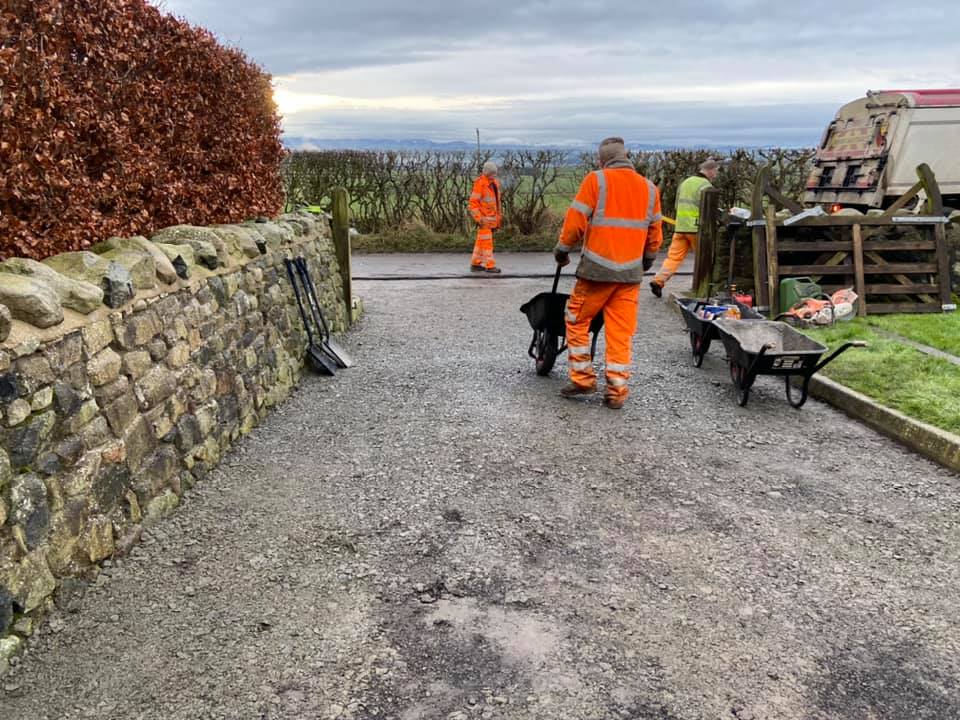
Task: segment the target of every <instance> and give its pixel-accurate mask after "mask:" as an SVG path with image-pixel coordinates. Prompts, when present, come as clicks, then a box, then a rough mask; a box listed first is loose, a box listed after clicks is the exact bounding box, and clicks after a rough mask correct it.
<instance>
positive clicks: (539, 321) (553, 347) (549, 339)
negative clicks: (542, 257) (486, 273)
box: [520, 265, 603, 375]
mask: <svg viewBox="0 0 960 720" xmlns="http://www.w3.org/2000/svg"><path fill="white" fill-rule="evenodd" d="M562 269H563V268H562V267H561V266H559V265H557V272H556V274H555V275H554V276H553V290H551V291H550V292H548V293H546V292H545V293H540V294H539V295H535V296H534V297H533V298H531V299H530V300H529V301H527V302H526V303H524V304H523V305H521V306H520V312H522V313H523V314H524V315H526V316H527V321H528V322H529V323H530V327H531V328H533V340H531V341H530V348H529V349H528V350H527V354H528V355H529V356H530V357H532V358H533V360H534V362H535V363H536V366H537V375H549V374H550V371H551V370H552V369H553V365H554V363H556V361H557V356H559V355H560V353H562V352H563V351H564V350H566V349H567V343H566V336H567V320H566V317H565V310H566V307H567V300H568V299H569V298H570V296H569V295H566V294H564V293H558V292H557V285H559V283H560V271H561V270H562ZM602 327H603V313H602V312H601V313H598V314H597V316H596V317H595V318H594V319H593V321H592V322H591V323H590V332H591V333H592V334H593V341H592V342H591V343H590V357H591V358H592V357H593V356H594V355H595V354H596V350H597V334H598V333H599V332H600V329H601V328H602Z"/></svg>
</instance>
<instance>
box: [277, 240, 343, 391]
mask: <svg viewBox="0 0 960 720" xmlns="http://www.w3.org/2000/svg"><path fill="white" fill-rule="evenodd" d="M283 262H284V264H285V265H286V266H287V275H288V276H289V278H290V284H291V285H293V294H294V295H296V297H297V307H298V308H300V318H301V319H302V320H303V327H304V329H306V331H307V364H308V365H310V368H311V369H312V370H313V371H314V372H315V373H318V374H320V375H333V374H334V373H335V372H336V371H337V361H336V359H335V358H333V357H332V356H330V355H328V354H327V352H326V351H325V350H324V348H323V347H322V346H321V345H317V343H316V342H315V341H314V332H313V330H314V328H313V324H312V322H311V318H310V317H309V316H308V315H307V311H306V310H305V309H304V307H303V302H304V297H305V296H306V295H307V288H306V286H304V287H303V293H301V292H300V286H299V284H298V283H297V274H299V273H294V270H295V268H296V263H295V262H294V261H293V260H291V259H290V258H284V260H283ZM301 282H302V278H301ZM308 302H309V301H308ZM316 329H317V333H318V334H319V332H320V328H319V326H318V327H317V328H316Z"/></svg>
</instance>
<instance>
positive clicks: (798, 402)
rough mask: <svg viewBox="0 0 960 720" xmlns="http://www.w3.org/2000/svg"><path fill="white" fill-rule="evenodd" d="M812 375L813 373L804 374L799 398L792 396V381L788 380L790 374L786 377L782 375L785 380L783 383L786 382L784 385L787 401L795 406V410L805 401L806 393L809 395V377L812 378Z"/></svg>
mask: <svg viewBox="0 0 960 720" xmlns="http://www.w3.org/2000/svg"><path fill="white" fill-rule="evenodd" d="M812 377H813V374H812V373H811V374H810V375H804V377H803V385H801V387H800V397H799V398H794V396H793V385H792V383H791V382H790V379H791V376H790V375H787V376H786V377H784V380H785V381H786V383H785V384H786V387H787V402H788V403H790V405H791V406H792V407H795V408H796V409H797V410H799V409H800V408H802V407H803V405H804V403H806V402H807V397H808V395H809V393H810V378H812Z"/></svg>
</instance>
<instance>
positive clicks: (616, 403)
mask: <svg viewBox="0 0 960 720" xmlns="http://www.w3.org/2000/svg"><path fill="white" fill-rule="evenodd" d="M603 404H604V405H606V406H607V407H608V408H610V409H611V410H619V409H620V408H622V407H623V398H620V397H614V396H612V395H607V396H606V397H605V398H604V399H603Z"/></svg>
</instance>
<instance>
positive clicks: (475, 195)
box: [470, 193, 480, 200]
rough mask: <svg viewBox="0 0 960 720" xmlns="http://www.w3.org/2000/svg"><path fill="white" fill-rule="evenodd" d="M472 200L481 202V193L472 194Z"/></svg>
mask: <svg viewBox="0 0 960 720" xmlns="http://www.w3.org/2000/svg"><path fill="white" fill-rule="evenodd" d="M470 199H471V200H479V199H480V193H471V194H470Z"/></svg>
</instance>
